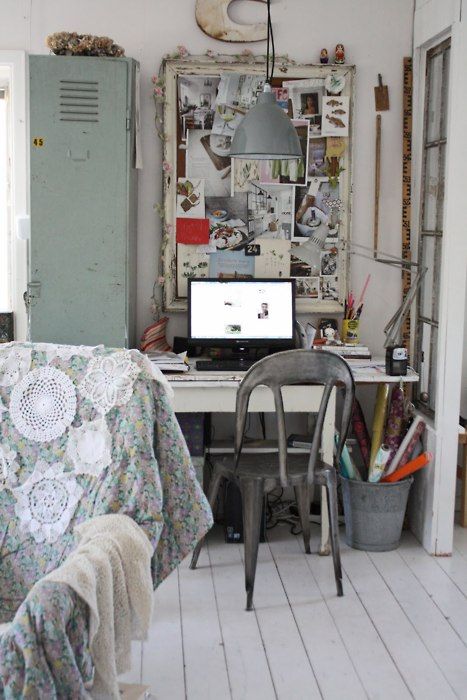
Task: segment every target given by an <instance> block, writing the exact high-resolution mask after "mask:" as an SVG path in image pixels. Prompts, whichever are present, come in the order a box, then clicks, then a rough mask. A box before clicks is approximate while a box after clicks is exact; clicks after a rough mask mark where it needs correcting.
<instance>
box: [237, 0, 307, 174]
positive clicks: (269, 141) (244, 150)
mask: <svg viewBox="0 0 467 700" xmlns="http://www.w3.org/2000/svg"><path fill="white" fill-rule="evenodd" d="M267 7H268V40H267V41H268V43H267V57H266V82H265V84H264V91H263V92H262V93H261V94H260V95H258V101H257V103H256V105H255V106H254V107H252V108H251V109H250V110H249V112H248V113H247V114H246V116H245V117H244V118H243V119H242V121H241V122H240V124H239V126H238V127H237V129H236V131H235V134H234V137H233V139H232V145H231V147H230V156H231V157H232V158H248V159H250V158H251V159H254V160H292V159H296V158H302V157H303V153H302V149H301V146H300V141H299V138H298V136H297V131H296V129H295V127H294V125H293V124H292V122H291V120H290V119H289V117H288V116H287V114H286V113H285V112H284V110H283V109H281V108H280V107H279V105H278V104H277V102H276V99H275V97H274V94H273V93H272V91H271V81H272V79H273V76H274V61H275V49H274V35H273V32H272V22H271V0H267ZM270 43H271V49H272V61H270V58H271V57H270V54H269V44H270ZM270 66H271V71H270V70H269V68H270Z"/></svg>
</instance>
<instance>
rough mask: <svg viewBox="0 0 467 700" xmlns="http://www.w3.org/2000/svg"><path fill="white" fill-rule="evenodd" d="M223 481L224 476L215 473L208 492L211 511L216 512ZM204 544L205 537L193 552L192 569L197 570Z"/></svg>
mask: <svg viewBox="0 0 467 700" xmlns="http://www.w3.org/2000/svg"><path fill="white" fill-rule="evenodd" d="M221 481H222V474H218V473H216V472H214V474H213V475H212V476H211V481H210V483H209V490H208V501H209V505H210V506H211V510H214V506H215V504H216V498H217V494H218V492H219V486H220V483H221ZM203 543H204V537H203V538H202V539H201V540H200V541H199V542H198V544H197V545H196V547H195V549H194V550H193V556H192V557H191V562H190V569H196V564H197V563H198V557H199V554H200V552H201V548H202V546H203Z"/></svg>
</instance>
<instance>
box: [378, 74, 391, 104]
mask: <svg viewBox="0 0 467 700" xmlns="http://www.w3.org/2000/svg"><path fill="white" fill-rule="evenodd" d="M375 109H376V111H377V112H386V111H387V110H388V109H389V90H388V86H387V85H383V76H382V75H381V73H378V85H377V86H376V87H375Z"/></svg>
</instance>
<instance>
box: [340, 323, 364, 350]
mask: <svg viewBox="0 0 467 700" xmlns="http://www.w3.org/2000/svg"><path fill="white" fill-rule="evenodd" d="M342 340H343V341H344V343H348V344H350V345H358V343H359V340H360V321H359V320H358V319H354V320H352V319H350V318H345V319H344V320H343V321H342Z"/></svg>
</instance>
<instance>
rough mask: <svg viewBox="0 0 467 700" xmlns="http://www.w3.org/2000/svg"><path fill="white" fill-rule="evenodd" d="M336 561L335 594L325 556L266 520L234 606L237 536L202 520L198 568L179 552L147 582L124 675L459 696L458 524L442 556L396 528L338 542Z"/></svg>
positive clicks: (153, 682) (466, 576) (465, 623)
mask: <svg viewBox="0 0 467 700" xmlns="http://www.w3.org/2000/svg"><path fill="white" fill-rule="evenodd" d="M314 528H315V529H314V530H313V536H314V539H313V549H314V550H315V551H316V549H317V546H318V527H317V526H314ZM342 563H343V569H344V597H343V598H337V597H336V590H335V586H334V578H333V572H332V561H331V559H330V558H329V557H324V558H322V557H319V556H318V555H317V554H311V555H308V556H307V555H305V554H304V551H303V547H302V541H301V537H294V536H293V535H290V534H289V531H288V529H287V527H283V526H278V527H276V528H275V529H273V530H271V531H269V542H268V544H263V545H260V554H259V561H258V570H257V575H256V587H255V610H254V612H245V610H244V606H245V595H244V584H243V566H242V547H241V545H226V544H224V543H223V541H222V533H221V532H220V530H219V529H217V530H214V531H213V532H212V533H211V535H210V537H209V540H208V546H207V547H205V548H204V550H203V552H202V554H201V557H200V560H199V568H198V569H197V570H196V571H190V570H189V568H188V561H185V562H184V563H183V564H182V566H181V567H180V569H179V570H178V571H175V572H174V573H173V574H172V575H171V576H170V577H169V578H168V579H167V581H165V582H164V583H163V584H162V585H161V586H160V588H159V589H158V591H157V592H156V594H155V607H154V620H153V624H152V628H151V633H150V639H149V640H148V641H147V642H145V643H144V644H140V643H138V644H135V645H134V649H133V669H132V672H131V674H127V675H126V677H125V680H130V681H133V682H142V683H146V684H148V685H150V686H151V690H152V697H153V698H156V699H157V700H183V699H185V698H187V699H188V700H224V699H225V700H228V699H230V698H232V699H234V700H273V699H275V698H279V699H280V700H302V699H303V700H312V699H314V698H329V699H330V700H353V699H354V698H359V699H360V698H372V699H373V698H378V699H383V698H387V699H388V700H394V699H396V700H404V699H405V698H411V697H412V698H420V700H430V699H432V698H433V700H435V699H436V700H449V698H456V697H457V698H466V699H467V530H463V529H462V528H460V527H457V528H456V533H455V551H454V555H453V557H452V558H443V559H435V558H432V557H430V556H429V555H428V554H426V552H425V551H424V550H423V549H422V548H421V547H420V545H419V544H418V543H417V542H416V540H415V539H414V538H413V536H412V535H410V534H409V533H405V534H404V537H403V542H402V545H401V547H400V548H399V549H398V550H397V551H395V552H386V553H378V554H367V553H365V552H359V551H356V550H353V549H350V548H348V547H346V546H345V545H344V544H343V545H342Z"/></svg>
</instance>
